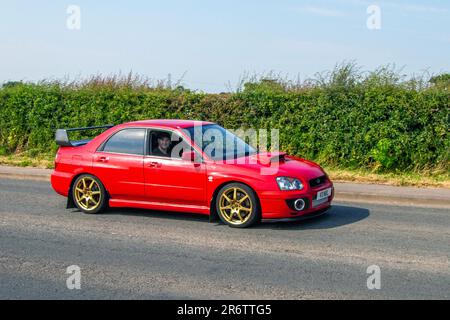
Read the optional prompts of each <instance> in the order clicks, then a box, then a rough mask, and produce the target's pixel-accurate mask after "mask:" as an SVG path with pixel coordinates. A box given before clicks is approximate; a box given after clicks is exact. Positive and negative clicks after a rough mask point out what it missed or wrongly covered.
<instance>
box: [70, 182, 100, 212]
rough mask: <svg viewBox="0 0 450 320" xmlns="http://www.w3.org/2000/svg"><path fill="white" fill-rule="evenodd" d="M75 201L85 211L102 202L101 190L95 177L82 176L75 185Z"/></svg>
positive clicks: (93, 208)
mask: <svg viewBox="0 0 450 320" xmlns="http://www.w3.org/2000/svg"><path fill="white" fill-rule="evenodd" d="M75 201H76V202H77V204H78V205H79V206H80V207H81V208H83V209H84V210H86V211H92V210H95V209H97V207H98V206H99V205H100V203H101V202H102V192H101V189H100V186H99V184H98V182H97V181H95V179H93V178H90V177H84V178H82V179H80V180H79V181H78V183H77V185H76V186H75Z"/></svg>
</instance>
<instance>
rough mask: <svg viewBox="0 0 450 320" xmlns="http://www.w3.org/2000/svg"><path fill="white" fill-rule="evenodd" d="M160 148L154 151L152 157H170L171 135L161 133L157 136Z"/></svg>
mask: <svg viewBox="0 0 450 320" xmlns="http://www.w3.org/2000/svg"><path fill="white" fill-rule="evenodd" d="M157 139H158V146H157V147H156V148H154V149H153V150H152V155H154V156H159V157H170V150H169V148H170V144H171V141H170V135H169V134H168V133H167V132H161V133H159V134H158V136H157Z"/></svg>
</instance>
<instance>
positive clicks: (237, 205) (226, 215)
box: [216, 183, 260, 228]
mask: <svg viewBox="0 0 450 320" xmlns="http://www.w3.org/2000/svg"><path fill="white" fill-rule="evenodd" d="M216 210H217V213H218V214H219V217H220V219H221V220H222V221H223V222H224V223H226V224H228V225H229V226H230V227H235V228H246V227H249V226H251V225H253V224H254V223H256V222H258V221H259V218H260V208H259V203H258V201H257V199H256V196H255V192H254V191H253V190H252V189H251V188H249V187H248V186H246V185H245V184H242V183H230V184H227V185H225V186H224V187H222V188H221V189H220V191H219V193H218V194H217V198H216Z"/></svg>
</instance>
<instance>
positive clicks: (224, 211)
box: [51, 120, 334, 227]
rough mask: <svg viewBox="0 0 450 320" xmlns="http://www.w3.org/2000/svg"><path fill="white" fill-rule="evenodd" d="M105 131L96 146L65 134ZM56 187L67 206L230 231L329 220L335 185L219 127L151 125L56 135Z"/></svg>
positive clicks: (305, 165) (317, 170) (301, 162)
mask: <svg viewBox="0 0 450 320" xmlns="http://www.w3.org/2000/svg"><path fill="white" fill-rule="evenodd" d="M101 128H105V129H107V130H106V131H104V132H103V133H101V134H100V135H98V136H97V137H95V138H94V139H92V140H81V141H71V140H70V139H69V137H68V133H69V132H71V131H78V130H89V129H101ZM56 142H57V144H58V145H59V146H60V148H59V150H58V152H57V154H56V159H55V170H54V171H53V173H52V175H51V183H52V186H53V188H54V189H55V191H56V192H57V193H59V194H61V195H63V196H65V197H67V198H68V201H67V207H68V208H70V207H77V208H78V209H79V210H81V211H82V212H85V213H98V212H100V211H102V210H104V209H105V208H106V207H108V206H109V207H134V208H143V209H152V210H167V211H182V212H192V213H199V214H205V215H209V216H210V217H211V218H214V217H217V216H218V217H219V218H220V219H221V220H222V221H223V222H224V223H226V224H228V225H230V226H232V227H248V226H250V225H252V224H254V223H256V222H259V221H261V219H285V218H309V217H315V216H318V215H321V214H323V213H325V212H326V211H327V210H328V209H329V208H330V206H331V201H332V199H333V196H334V189H333V184H332V182H331V181H330V179H329V178H328V176H327V175H326V173H325V172H324V171H323V169H322V168H321V167H320V166H319V165H318V164H316V163H314V162H311V161H308V160H305V159H301V158H296V157H292V156H287V155H286V154H285V153H282V152H258V151H257V150H256V149H254V148H253V147H251V146H250V145H248V144H247V143H245V142H244V141H243V140H242V139H240V138H238V137H237V136H236V135H234V134H233V133H231V132H230V131H228V130H225V129H224V128H222V127H221V126H219V125H217V124H214V123H211V122H203V121H191V120H147V121H136V122H130V123H125V124H121V125H118V126H112V125H111V126H101V127H89V128H75V129H59V130H57V132H56Z"/></svg>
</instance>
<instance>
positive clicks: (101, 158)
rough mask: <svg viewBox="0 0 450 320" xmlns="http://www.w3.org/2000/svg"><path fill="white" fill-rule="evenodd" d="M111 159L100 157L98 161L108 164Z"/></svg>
mask: <svg viewBox="0 0 450 320" xmlns="http://www.w3.org/2000/svg"><path fill="white" fill-rule="evenodd" d="M108 160H109V158H108V157H100V158H98V159H97V161H98V162H108Z"/></svg>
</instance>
